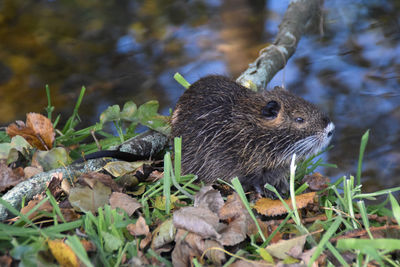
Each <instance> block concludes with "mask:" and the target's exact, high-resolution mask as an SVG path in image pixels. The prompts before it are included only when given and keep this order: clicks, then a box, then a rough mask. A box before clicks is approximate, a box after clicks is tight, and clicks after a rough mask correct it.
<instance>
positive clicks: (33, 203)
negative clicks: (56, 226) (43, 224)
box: [21, 199, 53, 220]
mask: <svg viewBox="0 0 400 267" xmlns="http://www.w3.org/2000/svg"><path fill="white" fill-rule="evenodd" d="M40 201H42V199H32V200H31V201H29V202H28V205H26V206H25V207H23V208H22V209H21V213H22V214H27V213H28V212H29V211H30V210H31V209H33V208H34V207H36V205H37V204H38V203H39V202H40ZM40 211H47V212H52V211H53V206H52V205H51V204H50V202H49V201H45V202H44V203H43V204H42V205H41V206H40V207H39V208H38V209H37V210H36V211H34V212H33V213H31V214H30V215H29V216H28V218H29V219H30V220H32V219H33V218H36V217H37V216H38V215H39V212H40Z"/></svg>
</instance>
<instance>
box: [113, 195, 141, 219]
mask: <svg viewBox="0 0 400 267" xmlns="http://www.w3.org/2000/svg"><path fill="white" fill-rule="evenodd" d="M110 206H111V208H113V209H115V208H121V209H123V210H124V211H126V213H127V214H128V215H129V216H131V215H132V214H133V213H134V212H135V211H136V210H137V209H138V208H141V207H142V205H141V204H140V203H139V201H137V200H136V199H134V198H131V197H130V196H128V195H127V194H124V193H119V192H113V193H112V194H111V196H110Z"/></svg>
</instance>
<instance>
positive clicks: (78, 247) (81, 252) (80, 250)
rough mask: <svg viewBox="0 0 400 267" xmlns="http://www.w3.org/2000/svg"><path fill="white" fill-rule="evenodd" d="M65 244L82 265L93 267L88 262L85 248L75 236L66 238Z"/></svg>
mask: <svg viewBox="0 0 400 267" xmlns="http://www.w3.org/2000/svg"><path fill="white" fill-rule="evenodd" d="M65 243H66V244H67V245H68V246H69V247H70V248H71V249H72V250H73V251H74V252H75V254H76V256H78V258H79V259H80V260H81V261H82V263H83V264H85V266H88V267H94V265H93V264H92V263H91V262H90V260H89V257H88V255H87V253H86V250H85V248H84V247H83V245H82V243H81V241H80V240H79V238H78V237H77V236H76V235H74V236H68V237H67V241H65Z"/></svg>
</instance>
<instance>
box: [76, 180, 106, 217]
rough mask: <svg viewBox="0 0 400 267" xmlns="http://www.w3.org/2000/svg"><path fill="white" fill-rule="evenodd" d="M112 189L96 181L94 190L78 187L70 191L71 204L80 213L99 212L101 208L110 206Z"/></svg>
mask: <svg viewBox="0 0 400 267" xmlns="http://www.w3.org/2000/svg"><path fill="white" fill-rule="evenodd" d="M110 195H111V189H110V188H109V187H107V186H105V185H104V184H103V183H101V182H99V181H95V182H94V184H93V186H92V188H90V187H88V186H77V187H73V188H71V189H70V193H69V197H68V199H69V202H70V203H71V205H72V206H73V207H74V208H75V209H76V210H78V211H85V212H87V211H91V212H93V213H95V212H97V209H98V208H99V207H102V206H104V205H105V204H108V199H109V196H110Z"/></svg>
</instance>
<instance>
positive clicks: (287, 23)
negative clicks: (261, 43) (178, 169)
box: [236, 0, 322, 90]
mask: <svg viewBox="0 0 400 267" xmlns="http://www.w3.org/2000/svg"><path fill="white" fill-rule="evenodd" d="M321 6H322V0H292V1H291V2H290V4H289V7H288V9H287V10H286V13H285V16H284V18H283V20H282V23H281V24H280V25H279V32H278V35H277V36H276V38H275V41H274V42H273V43H272V44H270V45H268V46H266V47H265V48H264V49H262V50H261V51H260V56H259V57H258V58H257V59H256V60H255V61H254V62H253V63H251V64H250V65H249V67H248V68H247V70H246V71H244V72H243V73H242V74H241V75H240V77H239V78H237V80H236V81H237V82H238V83H240V84H242V85H244V86H246V87H249V85H250V84H255V85H256V86H257V89H258V90H260V89H263V88H265V86H266V85H267V83H268V82H269V81H270V80H271V79H272V78H273V77H274V75H275V74H276V73H277V72H278V71H279V70H281V69H282V68H283V67H285V65H286V63H287V61H288V60H289V58H290V57H291V56H292V55H293V53H294V52H295V50H296V47H297V44H298V43H299V40H300V38H301V36H302V35H303V33H304V32H305V30H306V28H307V27H308V26H309V25H310V24H313V23H319V22H320V19H321V16H320V14H321Z"/></svg>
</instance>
